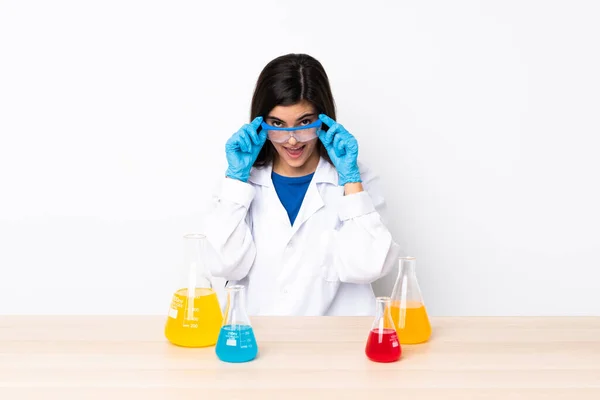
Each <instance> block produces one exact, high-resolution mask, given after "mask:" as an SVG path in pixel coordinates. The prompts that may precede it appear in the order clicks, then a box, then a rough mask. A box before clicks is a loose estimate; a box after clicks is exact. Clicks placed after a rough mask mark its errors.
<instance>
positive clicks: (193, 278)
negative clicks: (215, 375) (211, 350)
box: [165, 234, 223, 347]
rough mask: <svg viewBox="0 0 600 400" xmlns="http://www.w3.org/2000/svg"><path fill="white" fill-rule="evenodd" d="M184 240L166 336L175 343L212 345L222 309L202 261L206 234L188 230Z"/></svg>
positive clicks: (219, 326)
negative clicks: (182, 257)
mask: <svg viewBox="0 0 600 400" xmlns="http://www.w3.org/2000/svg"><path fill="white" fill-rule="evenodd" d="M183 242H184V243H183V244H184V262H183V268H181V270H180V274H179V277H178V281H179V284H178V285H177V288H176V290H175V294H174V295H173V298H172V300H171V307H170V308H169V314H168V316H167V322H166V323H165V336H166V337H167V339H168V340H169V341H170V342H171V343H173V344H175V345H178V346H184V347H207V346H213V345H214V344H215V343H217V338H218V336H219V329H220V328H221V324H222V323H223V313H222V312H221V307H220V305H219V299H218V297H217V293H216V292H215V291H214V290H213V288H212V284H211V282H210V275H209V274H208V270H207V268H206V264H205V258H204V255H205V246H206V237H205V236H204V235H201V234H188V235H185V236H184V239H183Z"/></svg>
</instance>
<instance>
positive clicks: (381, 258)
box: [205, 158, 399, 316]
mask: <svg viewBox="0 0 600 400" xmlns="http://www.w3.org/2000/svg"><path fill="white" fill-rule="evenodd" d="M359 166H360V171H361V178H362V180H363V188H364V189H365V191H363V192H361V193H356V194H351V195H348V196H344V188H343V187H342V186H339V185H338V173H337V171H336V169H335V167H333V166H332V165H331V164H329V163H328V162H327V161H326V160H325V159H323V158H321V160H320V162H319V164H318V167H317V169H316V171H315V174H314V176H313V178H312V181H311V182H310V184H309V186H308V189H307V191H306V195H305V197H304V200H303V202H302V205H301V208H300V211H299V213H298V216H297V217H296V220H295V221H294V225H293V226H291V225H290V221H289V218H288V215H287V212H286V210H285V208H284V207H283V205H282V204H281V202H280V200H279V197H278V196H277V192H276V191H275V188H274V186H273V182H272V180H271V170H272V167H271V166H268V167H263V168H253V169H252V171H251V175H250V178H249V180H248V182H247V183H245V182H241V181H239V180H235V179H229V178H223V180H222V182H221V184H220V185H219V186H220V187H219V188H218V190H217V191H216V192H215V194H214V197H213V201H212V209H211V212H210V214H209V216H208V218H207V221H206V226H205V233H206V236H207V239H208V240H207V242H208V244H209V246H208V248H209V263H208V264H209V267H210V272H211V273H212V274H213V275H214V276H217V277H223V278H225V279H226V280H228V281H229V282H228V285H231V284H235V283H240V284H244V285H246V287H247V291H246V295H247V296H246V305H247V310H248V314H249V315H294V316H295V315H373V313H374V306H375V296H374V294H373V290H372V288H371V283H372V282H374V281H375V280H377V279H379V278H381V277H383V276H385V275H387V274H388V273H389V272H390V271H391V270H392V268H393V266H394V265H395V264H396V261H397V258H398V256H399V247H398V245H397V244H396V243H395V242H394V240H393V239H392V236H391V234H390V232H389V230H388V229H387V227H386V226H385V224H384V223H383V221H382V218H381V210H382V209H383V208H384V199H383V197H382V195H381V191H380V189H379V187H378V179H377V177H376V176H375V175H374V174H373V173H372V172H371V171H370V170H368V169H367V168H366V167H365V166H364V165H363V164H359Z"/></svg>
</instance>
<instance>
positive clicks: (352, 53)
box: [0, 0, 600, 315]
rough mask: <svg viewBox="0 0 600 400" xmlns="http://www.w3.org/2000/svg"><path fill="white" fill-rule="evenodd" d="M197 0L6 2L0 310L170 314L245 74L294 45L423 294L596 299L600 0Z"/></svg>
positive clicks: (475, 301)
mask: <svg viewBox="0 0 600 400" xmlns="http://www.w3.org/2000/svg"><path fill="white" fill-rule="evenodd" d="M206 3H207V4H200V2H196V1H185V2H183V1H178V2H167V1H163V2H157V1H123V0H120V1H106V0H105V1H95V2H94V1H85V2H82V1H70V2H68V1H53V2H42V1H38V2H32V1H1V2H0V135H1V136H0V137H1V139H0V185H1V186H0V313H3V314H33V313H50V314H71V313H93V314H96V313H99V314H115V313H136V314H165V313H166V310H167V308H168V304H169V302H170V297H171V294H172V291H173V289H174V287H173V279H172V278H173V277H174V273H173V271H174V269H175V268H176V266H177V263H178V262H179V261H180V259H181V251H182V235H183V234H185V233H187V232H192V231H201V229H202V219H203V218H202V216H203V213H204V210H205V208H206V205H207V201H208V199H209V192H208V190H207V189H208V188H209V187H210V185H211V182H212V181H214V180H215V179H216V178H218V177H220V176H222V174H223V172H224V170H225V167H226V165H225V157H224V151H223V147H224V142H225V141H226V139H227V138H228V137H229V136H230V135H231V134H232V133H233V132H235V131H236V130H237V129H238V128H239V127H240V126H241V125H242V124H244V123H246V122H247V121H248V118H249V106H250V99H251V96H252V91H253V88H254V84H255V82H256V78H257V77H258V74H259V73H260V71H261V69H262V68H263V66H264V65H265V64H266V63H267V62H268V61H270V60H271V59H273V58H275V57H277V56H279V55H282V54H286V53H291V52H305V53H309V54H311V55H313V56H314V57H316V58H317V59H319V60H320V61H321V62H322V63H323V65H324V66H325V68H326V70H327V72H328V74H329V76H330V79H331V84H332V88H333V92H334V96H335V99H336V102H337V106H338V120H339V122H340V123H342V124H343V125H344V126H345V127H346V128H348V130H349V131H350V132H351V133H353V134H354V135H355V136H356V137H357V138H358V140H359V144H360V157H361V160H362V161H363V162H365V163H368V164H370V165H371V166H372V167H374V168H375V169H376V170H377V171H378V172H379V173H380V174H381V177H382V182H383V184H384V185H385V191H386V194H387V200H388V202H389V205H390V208H391V209H392V214H391V215H390V217H391V220H390V229H391V230H392V232H393V233H394V236H395V238H396V240H397V241H398V242H399V243H400V244H401V245H402V247H403V251H404V254H406V255H412V256H415V257H417V262H418V264H417V268H418V277H419V281H420V284H421V288H422V291H423V294H424V297H425V303H426V305H427V307H428V309H429V312H430V314H432V315H600V290H598V289H599V288H600V283H599V282H598V281H599V279H600V261H599V259H600V256H599V255H598V251H597V250H598V249H599V247H600V246H599V245H600V233H599V226H600V213H599V211H598V207H599V204H600V189H599V184H598V181H599V177H598V175H599V174H598V171H600V161H599V157H598V152H599V145H600V140H599V139H598V138H599V135H600V129H599V125H600V123H599V122H598V121H599V118H600V116H599V112H598V111H599V110H600V94H599V93H600V78H599V76H600V74H599V73H598V71H600V58H599V57H600V56H599V54H600V52H599V51H598V49H599V47H600V45H599V41H598V38H599V37H600V24H598V20H599V16H600V5H598V3H597V2H593V1H588V2H584V1H562V2H560V1H541V0H540V1H502V2H500V1H453V2H446V1H436V2H432V1H410V2H409V1H403V2H397V1H395V2H392V1H389V2H383V1H373V0H372V1H369V2H361V3H360V5H358V4H356V5H353V4H352V3H350V2H344V3H343V6H340V4H341V3H338V2H327V3H326V4H324V2H323V1H308V0H305V1H302V2H296V1H294V2H281V1H241V0H240V1H234V2H232V1H229V2H227V1H224V2H206ZM378 290H379V291H381V293H386V292H387V291H389V287H385V285H384V287H379V288H378Z"/></svg>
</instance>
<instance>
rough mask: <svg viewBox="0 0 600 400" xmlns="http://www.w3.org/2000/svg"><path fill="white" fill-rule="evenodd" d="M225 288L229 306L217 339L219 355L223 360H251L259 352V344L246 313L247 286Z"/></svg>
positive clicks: (226, 308)
mask: <svg viewBox="0 0 600 400" xmlns="http://www.w3.org/2000/svg"><path fill="white" fill-rule="evenodd" d="M225 290H226V291H227V306H226V307H225V318H224V320H223V326H222V327H221V332H220V333H219V340H218V341H217V347H216V353H217V357H219V359H220V360H221V361H226V362H234V363H239V362H246V361H251V360H253V359H254V358H255V357H256V355H257V354H258V345H257V343H256V338H255V337H254V331H253V329H252V325H250V318H248V314H247V313H246V298H245V296H246V288H245V286H244V285H233V286H229V287H227V288H225Z"/></svg>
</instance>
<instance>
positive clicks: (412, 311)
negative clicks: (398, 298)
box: [391, 301, 431, 344]
mask: <svg viewBox="0 0 600 400" xmlns="http://www.w3.org/2000/svg"><path fill="white" fill-rule="evenodd" d="M391 312H392V319H393V320H394V325H396V332H398V339H399V340H400V343H401V344H416V343H423V342H426V341H427V340H429V337H430V336H431V324H430V323H429V317H428V316H427V311H426V310H425V306H424V305H423V304H421V303H414V302H410V301H409V302H407V304H406V308H401V307H400V302H394V303H392V307H391Z"/></svg>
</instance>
